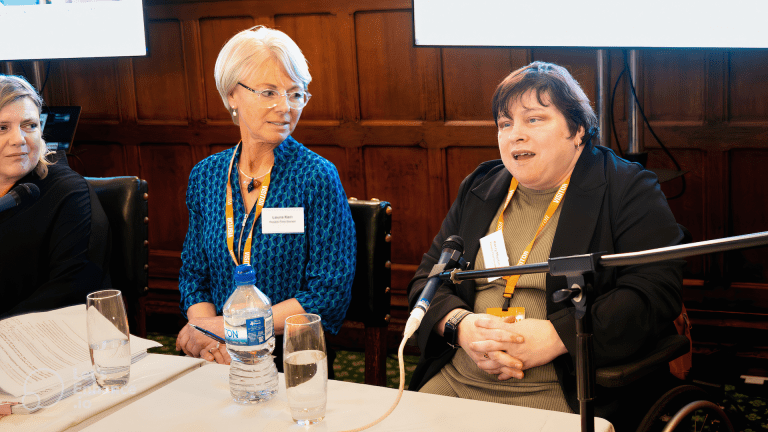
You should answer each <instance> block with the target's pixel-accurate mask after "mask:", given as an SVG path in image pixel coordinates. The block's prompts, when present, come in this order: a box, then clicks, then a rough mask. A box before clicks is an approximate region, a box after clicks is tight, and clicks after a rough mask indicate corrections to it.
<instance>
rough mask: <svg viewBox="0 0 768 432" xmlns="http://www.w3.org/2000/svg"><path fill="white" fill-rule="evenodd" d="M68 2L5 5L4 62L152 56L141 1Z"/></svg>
mask: <svg viewBox="0 0 768 432" xmlns="http://www.w3.org/2000/svg"><path fill="white" fill-rule="evenodd" d="M64 1H65V0H52V4H35V5H20V4H18V3H22V2H20V1H18V0H17V1H15V2H14V1H12V0H0V41H2V42H1V43H0V60H43V59H57V58H79V57H118V56H143V55H146V54H147V48H146V40H145V37H144V10H143V7H142V3H141V0H118V1H85V2H77V1H78V0H73V1H76V2H75V3H65V2H64ZM80 1H82V0H80ZM27 2H29V1H27ZM3 4H4V5H3Z"/></svg>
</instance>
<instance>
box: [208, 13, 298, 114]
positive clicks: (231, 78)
mask: <svg viewBox="0 0 768 432" xmlns="http://www.w3.org/2000/svg"><path fill="white" fill-rule="evenodd" d="M268 59H273V60H276V61H277V62H278V63H280V64H281V65H282V66H283V69H285V72H286V73H287V74H288V76H289V77H290V78H291V79H292V80H293V81H295V82H297V83H301V84H302V85H303V86H304V90H307V86H308V85H309V82H310V81H312V76H311V75H310V74H309V65H308V64H307V59H306V58H305V57H304V54H302V52H301V49H300V48H299V46H298V45H296V42H294V41H293V39H291V38H290V37H288V35H287V34H285V33H283V32H281V31H280V30H274V29H271V28H267V27H264V26H255V27H251V28H249V29H248V30H243V31H241V32H240V33H238V34H236V35H234V36H233V37H232V39H230V40H229V41H227V43H226V44H224V47H223V48H222V49H221V52H219V57H218V58H217V59H216V66H215V68H214V71H213V75H214V77H215V79H216V89H218V90H219V94H220V95H221V100H222V101H223V102H224V106H225V107H226V108H227V111H229V114H230V115H232V111H233V110H232V107H230V106H229V101H228V100H227V97H228V96H229V95H230V93H232V92H233V91H234V90H235V87H236V86H237V83H238V82H239V81H240V80H241V77H242V76H243V75H244V74H246V73H248V72H249V71H251V70H253V68H256V67H259V66H260V65H261V64H263V63H264V62H265V61H267V60H268ZM232 121H234V122H235V124H238V121H237V117H235V116H232Z"/></svg>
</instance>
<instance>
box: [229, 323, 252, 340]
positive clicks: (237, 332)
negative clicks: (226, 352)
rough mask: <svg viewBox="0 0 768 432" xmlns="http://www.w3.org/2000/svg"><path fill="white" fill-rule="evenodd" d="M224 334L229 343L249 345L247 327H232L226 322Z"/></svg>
mask: <svg viewBox="0 0 768 432" xmlns="http://www.w3.org/2000/svg"><path fill="white" fill-rule="evenodd" d="M224 334H225V336H226V339H227V344H229V345H238V346H247V345H248V331H247V330H246V328H245V327H232V326H230V325H227V324H226V323H224Z"/></svg>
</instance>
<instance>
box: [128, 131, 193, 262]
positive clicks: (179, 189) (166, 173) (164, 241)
mask: <svg viewBox="0 0 768 432" xmlns="http://www.w3.org/2000/svg"><path fill="white" fill-rule="evenodd" d="M139 158H140V160H141V167H142V173H141V177H142V178H143V179H145V180H146V181H147V184H148V185H149V188H150V191H151V193H152V197H153V205H150V206H149V220H150V223H149V244H150V245H151V247H152V249H154V250H163V251H178V252H179V253H180V252H181V247H182V245H183V243H184V237H185V235H186V233H187V227H188V226H189V215H188V213H187V206H186V203H185V196H186V192H187V179H188V178H189V173H190V171H192V166H193V164H194V162H193V158H192V151H191V148H190V146H189V145H187V144H181V143H143V144H142V145H141V147H140V149H139Z"/></svg>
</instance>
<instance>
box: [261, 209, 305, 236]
mask: <svg viewBox="0 0 768 432" xmlns="http://www.w3.org/2000/svg"><path fill="white" fill-rule="evenodd" d="M261 232H262V233H264V234H301V233H303V232H304V207H291V208H266V207H264V208H263V209H262V210H261Z"/></svg>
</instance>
